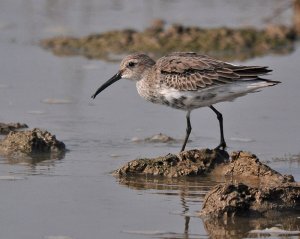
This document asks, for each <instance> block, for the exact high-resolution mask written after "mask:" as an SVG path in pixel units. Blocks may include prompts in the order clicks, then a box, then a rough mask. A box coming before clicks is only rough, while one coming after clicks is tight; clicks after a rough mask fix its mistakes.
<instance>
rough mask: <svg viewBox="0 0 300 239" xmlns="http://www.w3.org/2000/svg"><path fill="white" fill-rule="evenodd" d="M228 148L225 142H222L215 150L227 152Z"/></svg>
mask: <svg viewBox="0 0 300 239" xmlns="http://www.w3.org/2000/svg"><path fill="white" fill-rule="evenodd" d="M226 147H227V145H226V143H225V141H224V142H221V143H220V144H219V145H218V146H217V147H216V148H215V149H222V150H225V149H226Z"/></svg>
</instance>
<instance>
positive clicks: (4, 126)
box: [0, 122, 28, 134]
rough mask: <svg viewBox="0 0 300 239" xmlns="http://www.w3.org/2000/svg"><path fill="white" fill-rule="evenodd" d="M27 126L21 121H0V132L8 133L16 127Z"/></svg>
mask: <svg viewBox="0 0 300 239" xmlns="http://www.w3.org/2000/svg"><path fill="white" fill-rule="evenodd" d="M25 128H28V126H27V125H26V124H22V123H1V122H0V134H8V133H9V132H11V131H16V130H18V129H25Z"/></svg>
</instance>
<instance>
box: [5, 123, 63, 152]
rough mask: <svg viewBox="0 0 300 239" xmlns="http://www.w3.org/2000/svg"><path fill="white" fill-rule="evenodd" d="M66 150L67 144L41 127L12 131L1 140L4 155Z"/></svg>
mask: <svg viewBox="0 0 300 239" xmlns="http://www.w3.org/2000/svg"><path fill="white" fill-rule="evenodd" d="M64 151H65V144H64V143H63V142H61V141H58V140H57V139H56V137H55V135H52V134H51V133H49V132H48V131H45V130H41V129H37V128H35V129H33V130H26V131H20V132H10V133H9V134H8V135H7V136H6V137H5V138H4V139H3V140H2V141H0V153H1V154H2V155H10V156H12V155H19V154H28V155H30V154H37V153H60V152H64Z"/></svg>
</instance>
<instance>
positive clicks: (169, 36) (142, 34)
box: [40, 20, 296, 60]
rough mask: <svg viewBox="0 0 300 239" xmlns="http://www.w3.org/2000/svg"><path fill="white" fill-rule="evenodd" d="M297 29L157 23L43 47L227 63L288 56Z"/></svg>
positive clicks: (61, 51)
mask: <svg viewBox="0 0 300 239" xmlns="http://www.w3.org/2000/svg"><path fill="white" fill-rule="evenodd" d="M295 39H296V34H295V31H294V29H293V28H288V27H284V26H268V27H267V28H266V29H262V30H257V29H255V28H251V27H244V28H227V27H219V28H212V29H205V28H200V27H190V26H183V25H180V24H173V25H171V26H169V27H166V26H165V24H164V22H163V21H162V20H155V21H154V22H153V23H152V25H151V26H149V27H148V28H146V29H145V30H144V31H136V30H132V29H125V30H118V31H109V32H104V33H101V34H92V35H89V36H86V37H82V38H76V37H67V36H63V37H61V36H58V37H54V38H50V39H44V40H42V41H41V42H40V45H41V46H42V47H43V48H45V49H49V50H51V51H52V52H53V53H54V54H56V55H60V56H72V55H81V56H85V57H87V58H97V59H106V60H109V59H110V58H111V55H112V54H113V55H119V54H128V53H132V52H146V53H148V54H152V56H154V57H159V56H162V55H165V54H167V53H169V52H173V51H195V52H201V53H204V54H209V55H211V56H214V57H218V58H222V59H225V60H236V59H238V60H244V59H247V58H251V57H254V56H261V55H265V54H270V53H279V54H284V53H288V52H291V51H292V49H293V45H294V41H295Z"/></svg>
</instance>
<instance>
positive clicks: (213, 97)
mask: <svg viewBox="0 0 300 239" xmlns="http://www.w3.org/2000/svg"><path fill="white" fill-rule="evenodd" d="M272 85H274V83H272V82H267V81H263V80H254V81H250V80H249V81H247V80H245V81H239V82H234V83H230V84H227V85H220V86H214V87H209V88H206V89H201V90H198V91H179V90H176V89H173V88H169V89H167V88H164V89H161V90H160V94H161V95H163V96H164V97H165V99H166V100H167V101H169V102H173V101H174V99H182V98H183V97H184V100H182V103H183V105H184V106H183V107H181V109H183V110H192V109H196V108H200V107H205V106H210V105H213V104H216V103H218V102H223V101H233V100H234V99H236V98H238V97H240V96H244V95H246V94H247V93H252V92H257V91H258V89H260V88H264V87H268V86H272ZM170 106H171V107H172V105H170ZM175 108H176V107H175Z"/></svg>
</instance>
